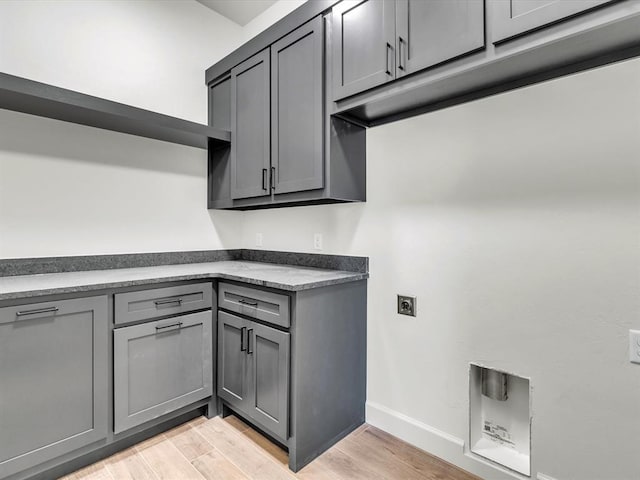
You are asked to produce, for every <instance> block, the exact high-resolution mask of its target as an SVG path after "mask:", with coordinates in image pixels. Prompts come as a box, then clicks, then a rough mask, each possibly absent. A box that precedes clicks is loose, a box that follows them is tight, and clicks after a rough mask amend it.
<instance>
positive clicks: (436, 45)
mask: <svg viewBox="0 0 640 480" xmlns="http://www.w3.org/2000/svg"><path fill="white" fill-rule="evenodd" d="M396 33H397V36H398V38H397V42H396V46H397V48H396V50H397V55H398V58H397V75H398V76H403V75H407V74H410V73H414V72H417V71H419V70H422V69H424V68H427V67H431V66H433V65H437V64H439V63H442V62H446V61H448V60H451V59H454V58H456V57H460V56H462V55H465V54H468V53H471V52H473V51H475V50H478V49H481V48H483V47H484V45H485V40H484V0H429V1H425V0H397V2H396Z"/></svg>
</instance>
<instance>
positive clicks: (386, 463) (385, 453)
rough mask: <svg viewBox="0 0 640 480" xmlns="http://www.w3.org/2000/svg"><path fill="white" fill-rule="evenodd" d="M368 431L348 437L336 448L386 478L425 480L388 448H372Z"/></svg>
mask: <svg viewBox="0 0 640 480" xmlns="http://www.w3.org/2000/svg"><path fill="white" fill-rule="evenodd" d="M367 440H368V439H367V435H366V432H364V433H363V434H361V435H360V436H358V437H346V438H344V439H343V440H341V441H340V442H338V443H337V444H336V446H335V448H337V449H339V450H341V451H342V452H344V453H345V454H347V455H349V456H350V457H351V458H353V459H354V460H355V462H356V463H357V464H358V465H366V466H367V467H369V468H373V469H374V470H375V471H376V472H377V473H379V474H381V475H382V476H383V477H384V478H402V479H404V480H424V478H425V477H424V475H423V474H422V473H420V472H419V471H418V470H416V469H414V468H413V467H411V466H410V465H409V464H407V463H405V462H403V461H402V460H400V459H398V458H396V456H395V454H394V453H393V452H392V451H391V450H388V449H375V448H371V444H370V443H369V442H367Z"/></svg>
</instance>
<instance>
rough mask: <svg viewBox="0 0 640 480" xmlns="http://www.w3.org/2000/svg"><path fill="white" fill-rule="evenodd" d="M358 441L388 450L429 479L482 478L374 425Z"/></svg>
mask: <svg viewBox="0 0 640 480" xmlns="http://www.w3.org/2000/svg"><path fill="white" fill-rule="evenodd" d="M358 441H360V442H364V443H365V444H366V445H368V448H370V449H371V450H374V451H377V452H382V451H386V452H390V453H391V454H393V455H394V456H395V457H396V458H398V459H400V460H402V461H403V462H405V463H407V464H408V465H411V467H413V468H414V469H415V470H417V471H419V472H421V473H423V474H424V475H425V476H426V477H427V478H429V479H436V480H440V479H442V480H445V479H447V480H449V479H455V480H482V479H480V477H477V476H475V475H472V474H471V473H469V472H466V471H464V470H462V469H460V468H458V467H456V466H454V465H451V464H450V463H448V462H445V461H444V460H442V459H440V458H438V457H434V456H433V455H430V454H429V453H427V452H425V451H424V450H420V449H419V448H417V447H414V446H413V445H411V444H409V443H406V442H404V441H402V440H400V439H399V438H397V437H394V436H393V435H391V434H390V433H387V432H385V431H383V430H380V429H378V428H376V427H370V428H369V429H367V431H366V432H364V434H363V435H362V436H360V437H359V438H358Z"/></svg>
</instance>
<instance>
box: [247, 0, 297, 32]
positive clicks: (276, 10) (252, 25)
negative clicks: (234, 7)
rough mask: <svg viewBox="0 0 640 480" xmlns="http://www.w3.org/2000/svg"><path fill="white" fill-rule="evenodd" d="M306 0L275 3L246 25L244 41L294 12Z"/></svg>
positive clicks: (286, 0)
mask: <svg viewBox="0 0 640 480" xmlns="http://www.w3.org/2000/svg"><path fill="white" fill-rule="evenodd" d="M306 1H307V0H280V1H278V2H276V3H274V4H273V5H271V6H270V7H269V8H267V9H266V10H265V11H264V12H262V13H261V14H260V15H258V16H257V17H256V18H254V19H253V20H251V21H250V22H249V23H247V24H246V25H245V26H244V28H243V32H242V33H243V36H244V41H245V42H246V41H248V40H251V39H252V38H253V37H255V36H256V35H257V34H259V33H260V32H262V31H263V30H266V29H267V28H268V27H270V26H271V25H273V24H274V23H275V22H277V21H278V20H280V19H281V18H283V17H285V16H287V15H288V14H289V13H291V12H293V11H294V10H295V9H296V8H298V7H299V6H300V5H302V4H303V3H305V2H306Z"/></svg>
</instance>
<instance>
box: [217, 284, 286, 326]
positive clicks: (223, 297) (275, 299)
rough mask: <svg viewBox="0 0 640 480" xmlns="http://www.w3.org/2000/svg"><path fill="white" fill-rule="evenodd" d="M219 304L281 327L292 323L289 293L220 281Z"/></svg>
mask: <svg viewBox="0 0 640 480" xmlns="http://www.w3.org/2000/svg"><path fill="white" fill-rule="evenodd" d="M218 306H219V307H220V308H224V309H225V310H230V311H232V312H237V313H242V314H243V315H247V316H249V317H253V318H257V319H258V320H264V321H265V322H269V323H273V324H274V325H279V326H281V327H289V326H290V325H291V319H290V316H289V297H288V296H287V295H282V294H279V293H273V292H267V291H264V290H258V289H257V288H251V287H242V286H239V285H232V284H230V283H220V284H219V285H218Z"/></svg>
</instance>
